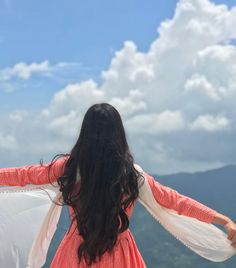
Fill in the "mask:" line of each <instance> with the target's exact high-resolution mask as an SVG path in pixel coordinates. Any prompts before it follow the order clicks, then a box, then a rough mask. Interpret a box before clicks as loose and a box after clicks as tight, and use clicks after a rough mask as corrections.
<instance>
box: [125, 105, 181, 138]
mask: <svg viewBox="0 0 236 268" xmlns="http://www.w3.org/2000/svg"><path fill="white" fill-rule="evenodd" d="M126 126H127V128H128V129H129V130H130V131H131V132H133V131H134V132H136V133H148V134H153V135H157V134H158V133H159V132H171V131H176V130H181V129H183V128H184V126H185V122H184V119H183V117H182V114H181V112H179V111H168V110H167V111H163V112H162V113H160V114H142V115H136V116H134V117H132V118H131V119H129V120H127V121H126Z"/></svg>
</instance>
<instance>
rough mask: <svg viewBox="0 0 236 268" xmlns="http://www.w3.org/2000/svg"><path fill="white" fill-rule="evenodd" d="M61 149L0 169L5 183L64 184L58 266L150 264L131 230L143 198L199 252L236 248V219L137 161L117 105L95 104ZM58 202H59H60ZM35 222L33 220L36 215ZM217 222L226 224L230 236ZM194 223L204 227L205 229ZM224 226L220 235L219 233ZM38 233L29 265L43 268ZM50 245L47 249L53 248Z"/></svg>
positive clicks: (135, 267) (215, 256) (214, 254)
mask: <svg viewBox="0 0 236 268" xmlns="http://www.w3.org/2000/svg"><path fill="white" fill-rule="evenodd" d="M60 156H61V157H59V158H58V157H55V158H54V159H53V161H52V162H51V163H49V164H46V165H43V164H39V165H31V166H24V167H17V168H3V169H0V184H1V185H8V186H13V185H15V186H21V187H25V186H26V185H27V184H36V185H44V184H45V185H48V184H49V183H52V184H53V185H55V186H56V187H59V191H60V193H61V197H62V198H61V199H60V198H59V199H57V201H59V200H62V201H63V203H64V204H66V205H68V208H69V212H70V217H71V220H72V221H71V226H70V228H69V229H68V231H67V233H66V234H65V236H64V238H63V240H62V242H61V244H60V246H59V248H58V249H57V252H56V255H55V256H54V259H53V261H52V263H51V266H50V267H51V268H54V267H57V268H58V267H61V268H63V267H70V268H76V267H103V268H106V267H125V268H131V267H132V268H142V267H146V265H145V262H144V260H143V258H142V256H141V254H140V252H139V250H138V248H137V246H136V243H135V241H134V238H133V236H132V234H131V232H130V230H129V219H130V217H131V215H132V211H133V208H134V206H135V204H136V201H137V200H139V201H140V202H141V203H142V204H143V205H144V206H145V207H146V208H147V210H148V211H149V212H150V213H151V214H152V215H153V216H154V217H155V218H156V219H157V220H158V221H159V222H160V223H161V224H162V225H163V226H164V227H165V228H166V229H167V230H168V231H169V232H170V233H172V234H173V235H174V236H175V237H176V238H178V239H179V240H180V241H181V242H183V243H184V244H185V245H186V246H188V247H189V248H190V249H192V250H194V251H195V252H196V253H198V254H199V255H201V256H203V257H205V258H208V259H211V260H213V261H223V260H225V259H227V258H229V257H231V256H232V255H233V254H235V253H236V251H235V248H234V247H236V224H235V223H234V222H233V221H232V220H231V219H230V218H228V217H226V216H224V215H222V214H220V213H218V212H217V211H215V210H213V209H211V208H209V207H207V206H205V205H203V204H201V203H199V202H197V201H196V200H194V199H191V198H189V197H187V196H184V195H182V194H180V193H178V192H177V191H175V190H174V189H171V188H169V187H166V186H164V185H162V184H160V183H159V182H158V181H156V180H154V178H153V177H151V176H150V175H148V174H147V173H145V172H144V171H143V170H142V169H141V168H140V167H139V166H137V165H135V164H134V162H133V157H132V155H131V153H130V150H129V147H128V144H127V141H126V136H125V131H124V127H123V124H122V121H121V118H120V115H119V113H118V111H117V110H116V109H115V108H114V107H113V106H111V105H109V104H107V103H101V104H95V105H93V106H91V107H90V108H89V109H88V111H87V112H86V114H85V117H84V120H83V123H82V127H81V131H80V135H79V137H78V140H77V142H76V143H75V145H74V147H73V148H72V150H71V152H70V154H64V155H60ZM0 196H1V194H0ZM28 203H29V202H28ZM54 203H57V204H58V205H60V202H55V201H54ZM31 208H32V209H33V208H34V205H33V204H32V205H31ZM44 210H48V208H47V209H44ZM30 222H32V224H33V220H32V219H31V220H30ZM30 222H29V227H30V224H31V223H30ZM210 223H215V224H222V225H224V227H225V229H226V230H227V232H228V239H226V238H225V237H224V234H223V232H222V233H220V230H219V229H218V228H217V227H215V226H213V225H212V224H210ZM194 227H197V228H199V229H198V231H199V230H200V231H201V230H202V231H201V233H199V232H197V231H196V229H194ZM207 228H208V229H207ZM0 230H1V227H0ZM54 231H55V230H54ZM54 231H52V232H51V236H52V233H54ZM204 231H206V232H205V233H204ZM217 232H218V233H219V237H217V235H215V234H216V233H217ZM218 233H217V234H218ZM189 234H191V235H192V236H190V237H192V240H191V238H189ZM51 236H49V237H50V238H49V240H51ZM45 237H46V235H45V236H44V238H45ZM217 239H218V240H217ZM39 240H40V241H41V245H42V246H41V247H40V246H38V249H37V250H35V249H34V250H32V248H31V257H30V258H28V266H27V267H41V266H39V263H40V262H38V264H29V263H30V262H31V263H32V262H33V261H32V259H35V258H36V257H37V255H39V251H40V250H41V248H42V247H43V245H44V244H45V243H44V242H45V241H46V238H45V240H44V239H42V238H40V235H38V238H37V239H36V240H35V241H36V242H35V241H34V243H36V244H37V241H39ZM229 241H230V242H229ZM198 242H199V244H197V243H198ZM202 242H203V243H202ZM22 243H24V241H22ZM217 243H218V246H219V247H218V248H217ZM230 243H231V244H232V245H230ZM212 244H213V246H212ZM224 247H225V248H224ZM36 248H37V247H36ZM45 248H46V249H45ZM45 248H44V251H45V252H46V251H47V249H48V247H47V246H46V247H45ZM224 249H226V250H225V251H224ZM42 251H43V250H42ZM16 252H17V254H15V253H16ZM32 252H34V255H32V254H33V253H32ZM45 252H44V254H45ZM221 253H222V257H221V259H220V257H219V256H220V255H221ZM14 254H15V255H17V256H18V262H19V263H20V262H21V261H22V260H21V258H20V257H19V256H20V254H21V253H20V251H19V250H18V251H17V250H15V249H14ZM224 254H225V255H224ZM15 255H12V256H15ZM32 256H34V257H32ZM0 257H1V256H0ZM2 258H4V256H3V257H2ZM29 260H30V261H29ZM44 260H45V259H44ZM0 261H1V260H0ZM5 261H6V260H5ZM21 263H22V262H21ZM21 265H22V264H21ZM37 265H38V266H37ZM17 267H23V266H17Z"/></svg>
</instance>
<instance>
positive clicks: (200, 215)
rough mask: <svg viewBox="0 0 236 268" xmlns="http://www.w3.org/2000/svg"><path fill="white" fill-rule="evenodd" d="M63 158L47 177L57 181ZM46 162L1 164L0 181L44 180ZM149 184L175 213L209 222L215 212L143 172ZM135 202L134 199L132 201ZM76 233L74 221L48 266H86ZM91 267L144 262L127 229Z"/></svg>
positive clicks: (136, 266) (136, 267)
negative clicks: (13, 166) (79, 249)
mask: <svg viewBox="0 0 236 268" xmlns="http://www.w3.org/2000/svg"><path fill="white" fill-rule="evenodd" d="M65 163H66V158H61V159H59V160H57V161H56V163H55V164H54V165H53V166H52V169H51V172H50V174H49V177H50V181H52V182H53V181H56V179H57V178H58V176H60V174H62V173H63V170H64V165H65ZM48 166H49V164H45V165H43V166H40V165H38V164H36V165H31V166H23V167H15V168H2V169H0V185H15V186H24V185H26V184H46V183H49V180H48ZM146 178H147V180H148V184H149V186H150V188H151V191H152V194H153V196H154V198H155V200H156V201H157V202H158V203H159V204H161V205H162V206H164V207H167V208H170V209H174V210H175V211H177V212H178V214H181V215H185V216H189V217H194V218H196V219H198V220H200V221H203V222H206V223H211V222H212V219H213V217H214V215H215V213H216V211H215V210H213V209H211V208H209V207H207V206H205V205H203V204H202V203H200V202H198V201H196V200H194V199H192V198H190V197H187V196H184V195H182V194H180V193H178V192H177V191H176V190H174V189H172V188H170V187H167V186H165V185H162V184H160V183H159V182H158V181H156V180H155V179H154V178H153V177H151V176H149V175H148V174H146ZM135 203H136V202H135ZM135 203H134V205H133V206H131V207H129V208H128V209H127V210H126V213H127V215H128V217H129V218H130V217H131V216H132V212H133V208H134V206H135ZM69 212H70V216H71V217H72V212H73V210H72V208H71V207H69ZM82 239H83V238H82V237H81V236H80V235H79V234H78V231H77V228H76V221H74V223H73V225H72V227H71V228H70V230H69V231H67V233H66V234H65V236H64V238H63V239H62V241H61V243H60V245H59V247H58V249H57V251H56V254H55V256H54V258H53V261H52V263H51V266H50V268H58V267H60V268H78V267H80V268H83V267H84V268H85V267H87V265H86V263H85V261H84V260H82V262H80V264H78V257H77V249H78V246H79V244H80V243H81V241H82ZM91 267H92V268H95V267H102V268H114V267H120V268H144V267H146V265H145V262H144V260H143V258H142V256H141V254H140V252H139V250H138V247H137V245H136V243H135V240H134V238H133V236H132V233H131V232H130V229H127V230H126V231H125V232H123V233H121V234H120V235H119V236H118V240H117V243H116V245H115V246H114V248H113V250H112V252H111V253H109V252H106V253H105V254H103V255H102V258H101V261H100V262H97V263H96V264H93V265H92V266H91Z"/></svg>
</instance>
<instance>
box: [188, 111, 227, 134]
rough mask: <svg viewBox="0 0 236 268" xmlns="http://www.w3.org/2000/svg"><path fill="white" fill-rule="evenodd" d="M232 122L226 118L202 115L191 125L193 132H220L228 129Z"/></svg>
mask: <svg viewBox="0 0 236 268" xmlns="http://www.w3.org/2000/svg"><path fill="white" fill-rule="evenodd" d="M229 126H230V120H229V119H228V118H226V117H224V116H220V115H218V116H212V115H200V116H198V117H197V119H196V120H195V121H194V122H193V123H192V124H191V126H190V129H192V130H206V131H219V130H225V129H228V128H229Z"/></svg>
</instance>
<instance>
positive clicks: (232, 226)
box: [145, 174, 236, 247]
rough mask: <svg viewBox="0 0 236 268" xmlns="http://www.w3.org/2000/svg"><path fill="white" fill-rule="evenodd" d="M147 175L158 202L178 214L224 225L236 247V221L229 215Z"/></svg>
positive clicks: (232, 243)
mask: <svg viewBox="0 0 236 268" xmlns="http://www.w3.org/2000/svg"><path fill="white" fill-rule="evenodd" d="M145 177H146V178H147V180H148V184H149V185H150V188H151V190H152V194H153V196H154V198H155V199H156V201H157V202H158V203H160V204H161V205H163V206H164V207H167V208H170V209H174V210H175V211H177V212H178V214H182V215H185V216H189V217H193V218H196V219H198V220H200V221H204V222H206V223H215V224H221V225H223V226H224V228H225V230H226V231H227V233H228V239H229V240H231V245H232V246H234V247H236V223H235V222H234V221H232V220H231V219H230V218H229V217H227V216H225V215H223V214H221V213H219V212H217V211H216V210H214V209H212V208H209V207H208V206H206V205H204V204H202V203H200V202H198V201H196V200H195V199H192V198H190V197H188V196H185V195H182V194H180V193H179V192H177V191H176V190H174V189H172V188H170V187H167V186H164V185H162V184H161V183H159V182H158V181H156V180H155V179H154V178H153V177H151V176H150V175H148V174H145Z"/></svg>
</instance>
